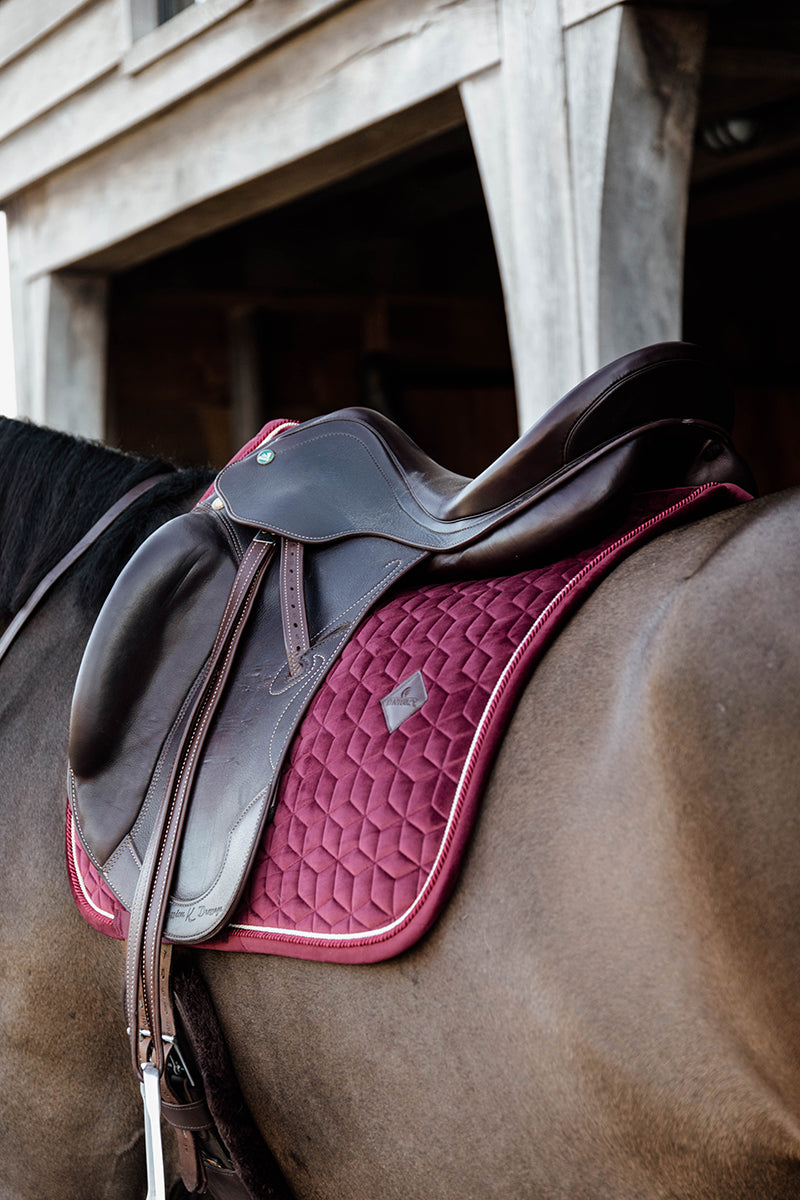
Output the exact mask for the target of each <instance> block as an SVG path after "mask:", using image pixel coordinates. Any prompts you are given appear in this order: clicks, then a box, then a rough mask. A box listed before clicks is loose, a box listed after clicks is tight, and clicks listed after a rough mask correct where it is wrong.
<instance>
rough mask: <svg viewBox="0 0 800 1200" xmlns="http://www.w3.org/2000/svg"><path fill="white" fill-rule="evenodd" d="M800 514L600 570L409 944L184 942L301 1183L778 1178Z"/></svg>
mask: <svg viewBox="0 0 800 1200" xmlns="http://www.w3.org/2000/svg"><path fill="white" fill-rule="evenodd" d="M798 533H800V501H798V498H797V496H786V497H780V498H772V499H770V500H767V501H764V502H757V503H756V504H754V505H750V506H747V507H746V508H741V509H736V510H733V511H731V512H727V513H725V514H721V515H719V516H717V517H714V518H711V519H709V520H708V521H705V522H701V523H700V524H698V525H696V526H693V527H691V528H688V529H684V530H680V531H677V532H675V533H672V534H668V535H666V536H664V537H662V538H661V539H659V540H658V541H656V542H654V543H653V544H651V545H650V546H648V547H645V548H644V549H643V550H641V551H639V552H638V553H637V554H636V555H635V556H633V557H632V558H631V559H629V560H628V561H627V562H626V563H625V564H623V566H622V567H620V568H619V569H618V570H617V571H616V572H615V573H614V574H613V575H612V576H611V577H610V578H609V579H608V580H607V581H606V582H605V583H604V584H603V585H601V587H600V588H599V590H598V591H597V593H596V594H595V595H594V596H593V597H592V598H591V599H590V600H589V601H588V602H587V603H586V604H585V606H584V607H583V608H582V609H581V610H580V611H579V612H578V613H577V615H576V616H575V617H574V619H573V620H572V621H571V623H570V625H569V626H568V628H567V629H566V630H565V632H564V633H563V634H562V635H561V637H560V638H559V640H558V641H557V643H556V644H555V645H554V647H553V648H552V649H551V651H550V652H549V653H548V654H547V656H546V657H545V659H544V661H543V662H542V664H541V666H540V667H539V669H538V670H537V673H536V675H535V676H534V678H533V680H532V682H531V683H530V685H529V687H528V689H527V691H526V694H525V695H524V697H523V699H522V701H521V703H520V705H519V708H518V711H517V713H516V715H515V718H514V721H513V723H512V726H511V729H510V730H509V734H508V736H507V738H506V741H505V744H504V746H503V749H502V751H501V753H500V756H499V759H498V762H497V764H496V767H495V770H494V772H493V776H492V780H491V783H490V786H489V788H488V791H487V794H486V797H485V801H484V805H483V811H482V814H481V819H480V822H479V827H478V829H477V831H476V835H475V838H474V842H473V845H472V848H471V851H470V854H469V858H468V861H467V864H466V866H465V869H464V872H463V875H462V878H461V882H460V885H459V887H458V889H457V891H456V894H455V895H454V897H453V899H452V901H451V904H450V906H449V908H448V910H447V912H446V913H445V915H444V917H443V918H442V919H441V920H440V921H439V923H438V925H437V926H436V927H435V929H434V930H433V932H432V933H431V934H430V935H429V936H428V938H427V939H426V940H425V941H424V942H423V943H422V944H420V945H419V946H418V947H417V948H416V949H415V950H414V951H412V952H410V953H409V954H406V955H404V956H403V957H402V958H400V959H397V960H395V961H393V962H389V963H386V964H383V965H380V966H370V967H363V968H358V967H331V966H325V965H315V964H310V963H305V962H294V961H291V960H285V959H280V960H272V961H270V962H269V963H265V962H263V960H260V959H259V958H258V956H228V955H225V956H214V955H206V956H204V959H203V965H204V969H205V971H206V974H207V976H208V977H209V979H210V981H211V983H212V987H213V990H214V994H215V998H216V1000H217V1004H218V1007H219V1009H220V1011H221V1014H222V1017H223V1021H224V1024H225V1026H226V1027H227V1029H228V1031H229V1034H230V1037H231V1042H232V1046H233V1049H234V1055H235V1058H236V1060H237V1063H238V1065H239V1067H240V1070H241V1073H242V1079H243V1083H244V1087H245V1090H246V1092H247V1094H248V1097H249V1099H250V1101H251V1103H252V1105H253V1108H254V1111H255V1113H256V1114H257V1117H258V1119H259V1121H260V1123H261V1124H262V1127H263V1129H264V1132H265V1134H266V1135H267V1137H269V1138H270V1139H271V1141H272V1144H273V1146H274V1147H275V1148H276V1150H277V1151H278V1153H279V1156H280V1157H281V1159H282V1161H283V1163H284V1164H285V1167H286V1170H287V1173H288V1175H289V1177H290V1178H291V1179H292V1180H293V1182H294V1184H295V1186H296V1187H297V1191H298V1195H301V1196H314V1197H323V1196H325V1197H327V1196H330V1197H334V1196H342V1195H358V1196H363V1197H365V1200H366V1198H367V1197H378V1196H379V1197H381V1200H389V1198H390V1197H395V1196H396V1197H398V1198H399V1197H403V1198H404V1200H408V1198H409V1197H420V1198H423V1197H425V1198H427V1197H430V1196H433V1195H435V1196H437V1197H440V1198H441V1200H446V1198H447V1197H451V1196H452V1197H455V1196H459V1197H473V1196H474V1197H477V1196H481V1197H484V1196H486V1195H495V1196H504V1197H512V1196H513V1197H517V1196H519V1197H523V1196H524V1197H535V1198H536V1200H555V1198H566V1197H569V1198H570V1200H579V1198H581V1197H587V1198H588V1197H592V1198H593V1200H597V1198H599V1197H608V1198H609V1200H612V1198H613V1200H634V1198H635V1200H648V1198H650V1197H653V1198H655V1197H666V1196H681V1197H687V1198H689V1197H692V1198H694V1197H698V1198H699V1197H708V1198H709V1200H711V1198H713V1200H732V1198H733V1197H737V1198H738V1197H741V1196H745V1195H747V1196H753V1195H758V1196H761V1195H764V1196H767V1195H769V1196H770V1197H774V1198H776V1200H777V1198H779V1197H786V1198H789V1197H792V1198H796V1197H800V1172H798V1167H797V1164H798V1161H799V1160H800V1125H798V1120H797V1114H798V1113H800V1022H799V1021H798V1018H800V1004H798V1000H797V996H798V992H799V989H798V986H797V985H798V983H800V966H798V964H800V956H799V954H798V952H800V945H798V941H800V937H799V936H798V922H797V916H796V914H797V911H798V906H797V901H798V899H800V897H798V890H800V867H799V866H798V865H797V857H798V856H797V822H796V815H795V808H796V799H797V782H796V781H797V779H798V778H800V772H799V771H798V766H800V763H798V750H797V741H796V736H790V735H791V734H792V732H793V731H794V730H796V728H797V722H798V718H799V717H800V663H798V645H797V639H796V630H795V619H794V613H795V611H796V609H795V605H796V596H797V594H798V584H800V578H799V577H800V563H798V556H797V553H796V546H797V544H798ZM311 1180H313V1181H314V1182H313V1184H312V1183H311Z"/></svg>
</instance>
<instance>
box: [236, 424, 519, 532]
mask: <svg viewBox="0 0 800 1200" xmlns="http://www.w3.org/2000/svg"><path fill="white" fill-rule="evenodd" d="M375 436H376V437H377V435H375ZM325 438H349V439H350V441H353V442H356V443H357V444H358V445H359V446H360V447H361V448H362V449H363V450H365V451H366V453H367V454H368V455H369V457H370V458H371V459H372V461H373V463H374V464H375V468H376V470H377V471H378V474H379V475H381V476H382V477H383V479H384V480H385V481H386V485H387V487H388V488H389V490H390V492H391V493H392V495H393V496H395V497H396V499H397V500H398V501H400V500H401V497H402V495H403V492H401V491H399V490H398V489H397V488H396V487H395V485H394V483H393V481H392V480H391V479H390V478H389V477H388V476H387V474H386V472H385V471H384V470H383V468H382V466H381V464H380V463H379V462H378V460H377V459H376V457H375V455H374V454H373V453H372V451H371V450H370V448H369V446H367V445H366V444H365V443H364V442H363V441H362V440H361V438H358V437H356V436H355V434H353V433H344V432H343V431H341V430H335V431H333V432H331V433H319V434H316V435H315V436H313V437H309V438H307V439H306V443H305V444H306V445H311V443H312V442H319V441H322V440H324V439H325ZM392 457H394V456H393V455H392ZM237 465H238V464H237V463H231V464H230V466H232V467H235V466H237ZM227 470H229V467H223V469H222V471H220V473H219V475H218V477H217V491H219V492H220V494H223V493H222V489H221V487H220V485H221V483H222V477H223V475H224V474H225V472H226V471H227ZM400 478H401V480H403V482H404V477H403V476H402V475H401V476H400ZM535 490H536V488H532V489H531V492H532V493H533V492H535ZM404 492H405V495H407V496H410V497H411V499H412V500H413V502H414V503H415V504H416V505H417V507H418V508H420V509H421V510H422V511H423V512H424V513H427V515H428V516H429V517H430V518H431V520H432V521H438V522H439V523H440V524H442V525H446V524H448V522H446V521H444V520H443V519H442V518H441V517H435V516H434V515H433V513H432V512H430V511H429V510H428V509H427V508H426V507H425V505H424V504H423V503H422V501H421V500H420V499H419V497H418V496H417V494H416V493H415V492H414V491H412V489H411V487H410V485H409V484H407V483H405V488H404ZM522 494H523V495H525V493H522ZM518 499H519V497H517V498H516V499H515V500H513V501H507V503H506V504H504V505H500V506H499V507H498V508H497V509H496V510H493V513H496V514H502V513H504V512H505V511H506V510H509V511H510V510H511V509H512V508H513V506H514V505H515V503H516V502H517V500H518ZM401 507H402V509H403V512H404V513H405V514H406V516H407V517H408V519H409V520H410V521H412V522H413V524H414V525H416V526H418V527H419V528H420V529H424V530H425V532H426V533H428V534H431V530H430V528H429V527H428V526H427V525H425V524H424V523H423V522H422V521H420V520H418V519H417V518H416V517H415V516H414V515H413V513H410V512H409V511H408V509H407V508H406V507H405V505H402V504H401ZM483 515H485V514H480V516H483ZM231 516H232V518H233V520H234V521H242V523H243V524H244V523H246V522H244V521H243V519H242V518H241V517H237V515H236V514H235V513H234V512H233V509H231ZM457 523H458V527H459V529H460V530H461V531H462V532H464V533H469V532H471V531H472V530H473V529H480V528H481V526H482V524H483V522H482V521H481V519H480V517H476V518H475V520H474V521H472V522H464V523H462V522H460V521H459V522H457ZM450 524H455V522H450ZM269 529H270V530H272V531H273V532H274V533H279V534H281V535H282V536H283V537H288V538H294V539H295V540H297V539H296V534H295V532H293V531H291V530H289V529H284V528H282V527H281V526H280V525H269ZM352 532H353V531H352V529H341V530H339V531H338V532H336V533H327V534H325V535H324V536H317V537H315V536H312V535H307V536H304V537H303V539H302V540H303V541H304V542H307V543H311V542H327V541H333V540H334V539H335V538H338V537H347V536H350V535H352ZM444 532H446V530H445V531H444ZM367 536H369V535H367ZM374 536H379V535H377V534H376V535H374ZM437 536H438V537H440V536H442V534H441V533H438V534H437V533H436V532H434V533H433V537H437ZM400 540H402V539H400ZM426 548H427V549H447V547H446V546H445V547H440V546H439V545H438V542H437V545H436V546H433V547H431V546H429V545H428V543H426Z"/></svg>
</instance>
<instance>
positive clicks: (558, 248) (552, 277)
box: [460, 0, 583, 428]
mask: <svg viewBox="0 0 800 1200" xmlns="http://www.w3.org/2000/svg"><path fill="white" fill-rule="evenodd" d="M500 22H501V44H500V54H501V58H500V62H499V63H498V64H497V65H496V66H493V67H489V68H488V70H486V71H483V72H481V73H480V74H479V75H476V76H473V78H471V79H467V80H465V81H464V82H463V83H462V84H461V87H460V92H461V99H462V102H463V105H464V110H465V113H466V116H467V123H468V125H469V129H470V134H471V136H472V142H473V146H474V148H475V155H476V159H477V162H478V168H479V170H480V172H481V177H482V180H483V188H484V195H485V197H486V205H487V208H488V211H489V218H490V220H491V223H492V229H493V232H494V239H495V247H496V250H497V259H498V266H499V269H500V276H501V279H502V281H503V290H504V295H505V303H506V317H507V320H508V330H509V338H510V342H511V355H512V359H513V362H514V376H515V381H516V388H517V406H518V411H519V420H520V425H521V427H522V428H526V427H527V426H528V425H531V424H532V423H533V422H534V421H535V420H537V418H538V417H540V416H541V415H542V413H544V412H545V411H546V410H547V409H548V408H549V407H550V406H551V405H552V404H553V402H554V401H555V400H556V399H557V398H558V397H559V396H560V395H561V394H562V392H564V391H566V390H567V388H568V387H570V386H571V384H572V383H574V382H575V381H576V380H577V379H579V378H580V377H581V375H582V373H583V363H582V357H581V339H580V326H579V309H578V294H577V277H576V270H575V238H574V227H573V218H572V205H571V196H572V181H571V178H570V160H569V129H568V123H567V109H566V103H565V99H566V72H565V63H564V43H563V36H562V30H561V13H560V7H559V2H558V0H502V4H501V7H500Z"/></svg>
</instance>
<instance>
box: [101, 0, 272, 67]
mask: <svg viewBox="0 0 800 1200" xmlns="http://www.w3.org/2000/svg"><path fill="white" fill-rule="evenodd" d="M249 3H250V0H213V2H212V3H205V4H195V5H194V6H193V7H192V8H185V9H184V10H183V12H180V13H178V14H177V16H175V17H172V19H171V20H169V21H167V22H166V23H165V24H164V25H159V26H157V27H156V26H155V23H154V22H151V23H150V24H149V25H148V26H147V27H146V29H145V32H144V36H143V37H139V38H138V40H137V41H135V43H134V45H133V46H131V48H130V49H129V50H128V53H127V54H126V55H125V60H124V62H123V70H125V71H127V72H128V74H129V75H136V74H137V73H138V72H139V71H143V70H144V69H145V67H149V66H150V65H151V64H152V63H154V62H157V61H158V59H159V58H163V57H164V55H166V54H171V53H172V51H173V50H176V49H177V48H178V46H182V45H183V44H184V42H188V41H189V40H190V38H193V37H197V36H198V34H200V33H203V32H204V31H205V30H206V29H208V28H209V26H211V25H215V24H216V22H217V21H221V20H222V19H223V18H224V17H227V16H229V15H230V14H231V13H232V12H234V11H235V10H236V9H237V8H241V7H242V5H243V4H249ZM134 34H135V26H134Z"/></svg>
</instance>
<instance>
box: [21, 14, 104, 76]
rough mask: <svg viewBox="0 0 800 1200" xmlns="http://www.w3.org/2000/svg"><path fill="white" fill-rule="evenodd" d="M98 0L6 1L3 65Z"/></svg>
mask: <svg viewBox="0 0 800 1200" xmlns="http://www.w3.org/2000/svg"><path fill="white" fill-rule="evenodd" d="M94 2H95V0H2V4H0V67H4V66H5V65H6V63H9V62H11V60H12V59H14V58H16V57H17V55H18V54H22V52H23V51H24V50H27V49H28V48H29V47H31V46H33V45H35V44H36V42H38V41H40V40H41V39H42V38H45V37H48V36H49V35H50V34H51V33H52V32H53V30H54V29H57V28H58V26H59V25H61V24H62V22H64V21H67V20H68V19H69V18H70V17H72V16H74V15H75V14H76V13H78V12H80V11H81V10H82V9H84V8H87V7H89V6H90V5H91V4H93V3H94Z"/></svg>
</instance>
